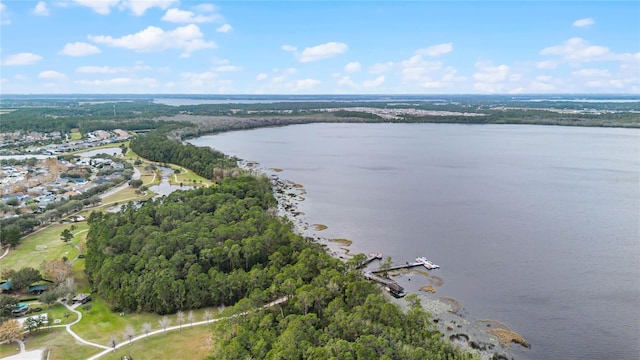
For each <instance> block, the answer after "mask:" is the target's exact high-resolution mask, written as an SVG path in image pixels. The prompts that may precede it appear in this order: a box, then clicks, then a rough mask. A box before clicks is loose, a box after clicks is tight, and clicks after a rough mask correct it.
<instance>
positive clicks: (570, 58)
mask: <svg viewBox="0 0 640 360" xmlns="http://www.w3.org/2000/svg"><path fill="white" fill-rule="evenodd" d="M540 54H541V55H557V56H560V57H561V58H562V59H563V60H564V61H566V62H568V63H573V64H577V63H580V62H587V61H598V60H613V58H615V56H614V54H613V53H612V52H611V51H610V50H609V48H608V47H605V46H595V45H589V43H588V42H587V41H585V40H584V39H581V38H578V37H575V38H571V39H569V40H567V41H565V42H564V43H563V44H561V45H556V46H550V47H547V48H544V49H542V50H541V51H540Z"/></svg>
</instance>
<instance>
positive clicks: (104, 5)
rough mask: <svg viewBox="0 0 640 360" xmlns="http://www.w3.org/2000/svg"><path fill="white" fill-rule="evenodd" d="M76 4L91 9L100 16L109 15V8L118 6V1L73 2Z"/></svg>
mask: <svg viewBox="0 0 640 360" xmlns="http://www.w3.org/2000/svg"><path fill="white" fill-rule="evenodd" d="M73 1H74V2H75V3H76V4H78V5H82V6H86V7H88V8H91V9H92V10H93V11H95V12H97V13H98V14H100V15H109V14H110V13H111V8H112V7H113V6H116V5H118V3H119V2H120V0H73Z"/></svg>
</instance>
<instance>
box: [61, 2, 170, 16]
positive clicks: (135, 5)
mask: <svg viewBox="0 0 640 360" xmlns="http://www.w3.org/2000/svg"><path fill="white" fill-rule="evenodd" d="M73 2H75V3H76V4H78V5H81V6H86V7H88V8H91V9H92V10H93V11H95V12H96V13H98V14H101V15H109V14H110V13H111V8H112V7H115V6H118V7H119V9H120V10H124V9H129V10H131V12H132V13H133V14H134V15H135V16H142V15H144V13H145V12H146V11H147V10H149V9H151V8H153V7H159V8H160V9H163V10H164V9H166V8H168V7H169V6H170V5H171V4H172V3H174V2H176V0H73ZM61 4H64V3H61Z"/></svg>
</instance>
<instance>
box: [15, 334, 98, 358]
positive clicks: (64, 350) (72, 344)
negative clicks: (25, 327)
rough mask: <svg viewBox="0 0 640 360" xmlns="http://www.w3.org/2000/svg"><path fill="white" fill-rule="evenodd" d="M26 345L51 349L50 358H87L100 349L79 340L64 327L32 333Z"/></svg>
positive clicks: (27, 346)
mask: <svg viewBox="0 0 640 360" xmlns="http://www.w3.org/2000/svg"><path fill="white" fill-rule="evenodd" d="M25 345H26V348H27V350H37V349H49V351H50V354H49V357H48V358H47V359H49V360H65V359H66V360H69V359H86V358H88V357H89V356H91V355H93V354H95V353H96V352H97V351H96V350H98V348H96V347H93V346H89V345H84V344H81V343H79V342H77V341H76V340H75V339H74V338H73V337H71V335H69V333H67V332H66V331H65V329H64V328H54V329H50V330H42V331H40V332H39V333H36V334H34V335H30V336H29V337H28V338H27V341H26V342H25Z"/></svg>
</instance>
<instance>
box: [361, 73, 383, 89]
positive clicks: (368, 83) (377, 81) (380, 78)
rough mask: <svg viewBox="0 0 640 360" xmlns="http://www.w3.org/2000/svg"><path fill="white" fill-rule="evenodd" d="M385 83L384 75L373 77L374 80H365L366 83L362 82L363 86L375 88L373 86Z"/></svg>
mask: <svg viewBox="0 0 640 360" xmlns="http://www.w3.org/2000/svg"><path fill="white" fill-rule="evenodd" d="M383 83H384V75H381V76H378V77H377V78H375V79H373V80H368V81H365V82H364V83H362V86H364V87H366V88H373V87H378V86H380V85H382V84H383Z"/></svg>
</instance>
